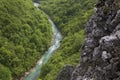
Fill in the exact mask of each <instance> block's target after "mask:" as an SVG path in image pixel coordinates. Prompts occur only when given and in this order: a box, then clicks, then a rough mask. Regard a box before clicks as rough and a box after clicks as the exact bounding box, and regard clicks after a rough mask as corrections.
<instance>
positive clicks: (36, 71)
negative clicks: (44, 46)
mask: <svg viewBox="0 0 120 80" xmlns="http://www.w3.org/2000/svg"><path fill="white" fill-rule="evenodd" d="M34 6H35V7H36V8H37V9H38V6H39V4H38V3H34ZM38 10H39V9H38ZM48 20H49V22H50V23H51V26H52V30H53V38H54V39H53V41H52V45H51V46H50V47H49V48H48V50H47V51H46V52H45V54H44V55H43V56H42V58H41V59H40V60H38V62H37V65H36V66H35V67H34V68H33V69H32V70H31V71H30V72H28V74H27V76H26V77H24V79H23V80H36V79H37V78H38V77H39V75H40V71H41V68H42V66H43V65H44V64H45V63H46V62H47V61H48V60H49V59H50V57H51V56H52V54H53V53H54V51H55V50H57V49H58V48H59V47H60V42H61V40H62V35H61V33H60V32H59V30H58V29H57V27H56V26H55V24H54V23H53V21H52V20H51V19H50V17H49V16H48Z"/></svg>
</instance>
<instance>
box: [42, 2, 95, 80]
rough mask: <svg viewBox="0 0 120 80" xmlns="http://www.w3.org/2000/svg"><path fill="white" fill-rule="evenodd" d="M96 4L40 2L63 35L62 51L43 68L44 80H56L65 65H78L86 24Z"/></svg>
mask: <svg viewBox="0 0 120 80" xmlns="http://www.w3.org/2000/svg"><path fill="white" fill-rule="evenodd" d="M95 3H96V0H45V1H40V4H41V5H40V8H41V9H42V10H44V11H45V12H46V13H47V14H48V15H49V16H50V17H51V18H52V20H53V21H54V22H55V24H56V25H57V27H58V28H59V30H60V31H61V33H62V34H63V41H62V42H61V47H60V49H59V50H57V51H56V52H55V54H54V55H53V57H52V58H51V59H50V60H49V61H48V62H47V63H46V65H44V66H43V68H42V71H41V76H40V78H41V79H42V80H55V78H56V75H57V74H58V72H59V71H60V69H61V68H62V67H63V66H64V65H66V64H72V65H76V64H77V63H78V62H79V60H80V59H79V56H80V54H79V51H80V48H81V46H82V44H83V40H84V30H83V29H84V24H85V23H86V21H87V19H88V18H89V16H91V14H92V13H93V6H94V5H95Z"/></svg>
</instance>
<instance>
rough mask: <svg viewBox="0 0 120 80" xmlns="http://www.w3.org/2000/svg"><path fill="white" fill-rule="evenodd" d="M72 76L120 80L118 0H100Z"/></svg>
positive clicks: (81, 79) (74, 79)
mask: <svg viewBox="0 0 120 80" xmlns="http://www.w3.org/2000/svg"><path fill="white" fill-rule="evenodd" d="M85 32H86V37H85V43H84V46H83V51H82V54H81V61H80V64H79V65H78V66H77V67H76V68H75V70H74V71H73V73H72V77H71V80H120V1H119V0H99V1H98V3H97V4H96V7H95V13H94V15H93V16H92V17H91V19H90V20H89V21H88V22H87V25H86V28H85Z"/></svg>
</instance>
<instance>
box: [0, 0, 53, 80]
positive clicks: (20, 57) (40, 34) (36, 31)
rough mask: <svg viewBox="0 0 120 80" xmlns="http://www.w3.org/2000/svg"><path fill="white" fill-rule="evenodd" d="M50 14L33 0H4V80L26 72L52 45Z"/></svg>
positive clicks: (0, 65)
mask: <svg viewBox="0 0 120 80" xmlns="http://www.w3.org/2000/svg"><path fill="white" fill-rule="evenodd" d="M51 37H52V30H51V24H50V23H49V21H48V19H47V16H46V15H45V14H44V13H43V12H42V11H38V10H37V9H36V8H35V7H34V6H33V3H32V1H31V0H0V79H1V80H12V79H13V78H14V79H15V78H18V77H20V76H22V75H24V72H25V71H27V70H29V69H30V68H31V67H32V66H33V65H34V64H35V63H36V61H37V59H38V58H40V56H41V55H42V54H43V53H44V51H45V50H46V49H47V48H48V47H49V45H50V42H51Z"/></svg>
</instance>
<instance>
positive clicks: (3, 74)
mask: <svg viewBox="0 0 120 80" xmlns="http://www.w3.org/2000/svg"><path fill="white" fill-rule="evenodd" d="M0 80H12V76H11V72H10V70H9V69H8V68H7V67H5V66H3V65H2V64H0Z"/></svg>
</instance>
